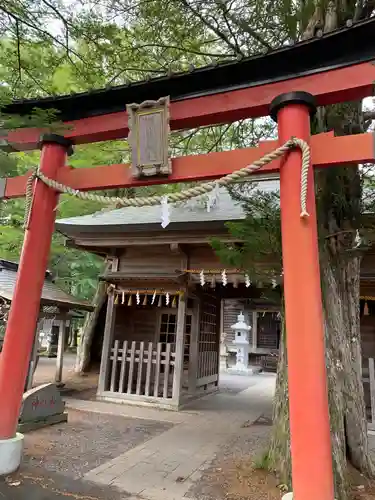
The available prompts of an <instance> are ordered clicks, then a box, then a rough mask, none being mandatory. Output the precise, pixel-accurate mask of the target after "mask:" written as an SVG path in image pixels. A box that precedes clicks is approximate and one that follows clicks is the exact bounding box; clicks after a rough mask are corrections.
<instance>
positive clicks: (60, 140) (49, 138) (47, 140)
mask: <svg viewBox="0 0 375 500" xmlns="http://www.w3.org/2000/svg"><path fill="white" fill-rule="evenodd" d="M43 144H59V145H60V146H63V147H64V148H65V149H66V154H67V155H68V156H71V155H72V154H73V141H72V140H71V139H68V138H67V137H64V136H63V135H59V134H43V135H41V137H40V140H39V148H40V149H42V147H43Z"/></svg>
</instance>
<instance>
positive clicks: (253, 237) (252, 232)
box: [212, 183, 282, 282]
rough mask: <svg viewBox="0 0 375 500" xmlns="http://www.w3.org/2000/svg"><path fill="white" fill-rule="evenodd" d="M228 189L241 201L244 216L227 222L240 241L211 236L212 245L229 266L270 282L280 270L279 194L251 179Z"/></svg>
mask: <svg viewBox="0 0 375 500" xmlns="http://www.w3.org/2000/svg"><path fill="white" fill-rule="evenodd" d="M230 193H231V196H232V198H233V199H234V201H235V202H237V203H241V205H242V207H243V210H244V212H245V216H246V217H245V219H244V220H243V221H241V222H229V223H227V227H228V229H229V231H230V232H231V234H232V236H234V237H235V239H236V240H237V241H241V242H242V243H240V244H237V245H236V244H232V243H229V244H227V243H223V242H221V241H219V240H213V241H212V245H213V247H214V249H215V250H216V252H217V254H218V256H219V257H220V259H221V260H222V261H223V262H224V263H226V264H227V265H228V267H229V266H230V267H235V268H239V269H242V270H244V272H246V273H247V274H248V275H249V277H250V279H251V280H252V281H261V282H262V281H265V282H270V281H271V280H272V279H276V278H277V277H279V276H280V275H281V272H282V267H281V231H280V204H279V203H280V200H279V195H278V193H277V192H264V191H262V190H260V189H259V188H258V187H257V184H250V183H243V184H239V185H237V186H235V187H231V188H230Z"/></svg>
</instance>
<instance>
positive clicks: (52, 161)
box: [0, 134, 72, 475]
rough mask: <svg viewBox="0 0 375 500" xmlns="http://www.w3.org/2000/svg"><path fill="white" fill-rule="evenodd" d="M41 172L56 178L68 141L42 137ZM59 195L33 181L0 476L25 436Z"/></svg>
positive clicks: (4, 369) (9, 360)
mask: <svg viewBox="0 0 375 500" xmlns="http://www.w3.org/2000/svg"><path fill="white" fill-rule="evenodd" d="M40 146H41V150H42V153H41V159H40V170H41V172H42V173H44V174H45V175H46V176H47V177H50V178H52V179H54V178H56V175H57V172H58V170H59V169H60V168H61V167H63V166H64V165H65V161H66V155H67V153H69V152H70V151H71V148H72V147H71V141H70V140H68V139H66V138H64V137H62V136H60V135H56V134H46V135H44V136H42V139H41V142H40ZM57 202H58V193H57V192H56V191H54V190H53V189H50V188H49V187H48V186H46V185H45V184H44V183H43V182H40V181H39V182H38V181H36V182H35V186H34V196H33V201H32V207H31V211H30V217H29V221H28V227H27V229H26V232H25V237H24V242H23V247H22V253H21V258H20V263H19V267H18V275H17V282H16V287H15V290H14V294H13V300H12V304H11V308H10V312H9V319H8V323H7V328H6V332H5V339H4V345H3V350H2V353H1V354H0V395H1V401H0V414H1V418H0V475H5V474H9V473H11V472H13V471H14V470H16V469H17V468H18V466H19V465H20V461H21V456H22V447H23V436H22V435H21V434H16V429H17V424H18V418H19V412H20V409H21V403H22V395H23V391H24V385H25V380H26V375H27V370H28V366H29V359H30V353H31V350H32V347H33V342H34V334H35V325H36V324H37V319H38V314H39V307H40V297H41V295H42V289H43V284H44V279H45V273H46V268H47V263H48V257H49V254H50V247H51V240H52V234H53V230H54V224H55V215H56V205H57Z"/></svg>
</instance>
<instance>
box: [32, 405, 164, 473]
mask: <svg viewBox="0 0 375 500" xmlns="http://www.w3.org/2000/svg"><path fill="white" fill-rule="evenodd" d="M68 413H69V417H68V423H67V424H58V425H53V426H51V427H46V428H44V429H39V430H37V431H33V432H30V433H28V434H26V435H25V455H24V464H25V465H26V466H30V467H37V468H39V470H41V469H42V470H44V471H47V472H57V473H60V474H64V475H67V476H69V477H72V478H74V479H77V478H80V477H82V476H83V475H84V474H85V473H86V472H88V471H89V470H91V469H94V468H95V467H98V466H99V465H101V464H103V463H104V462H107V461H109V460H112V459H113V458H115V457H117V456H119V455H121V454H122V453H125V452H126V451H128V450H129V449H131V448H134V447H135V446H137V445H139V444H141V443H143V442H144V441H147V440H148V439H151V438H153V437H155V436H157V435H158V434H160V433H162V432H164V431H166V430H168V429H170V428H171V427H172V425H171V424H169V423H165V422H153V421H150V420H138V419H133V418H125V417H120V416H119V417H117V416H112V415H101V414H96V413H88V412H84V411H77V410H69V412H68Z"/></svg>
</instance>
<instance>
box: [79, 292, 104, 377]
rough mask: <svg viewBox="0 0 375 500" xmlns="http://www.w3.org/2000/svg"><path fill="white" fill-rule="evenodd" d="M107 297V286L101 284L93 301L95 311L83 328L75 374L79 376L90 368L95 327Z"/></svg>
mask: <svg viewBox="0 0 375 500" xmlns="http://www.w3.org/2000/svg"><path fill="white" fill-rule="evenodd" d="M106 297H107V289H106V284H105V283H102V282H99V283H98V287H97V289H96V292H95V297H94V300H93V305H94V310H93V312H92V313H90V314H88V315H87V316H86V320H85V323H84V325H83V328H82V336H81V342H80V345H79V347H78V350H77V359H76V366H75V372H76V373H78V374H83V373H84V372H86V371H87V370H88V368H89V365H90V354H91V345H92V341H93V338H94V333H95V326H96V323H97V320H98V318H99V314H100V310H101V308H102V307H103V304H104V302H105V299H106Z"/></svg>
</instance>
